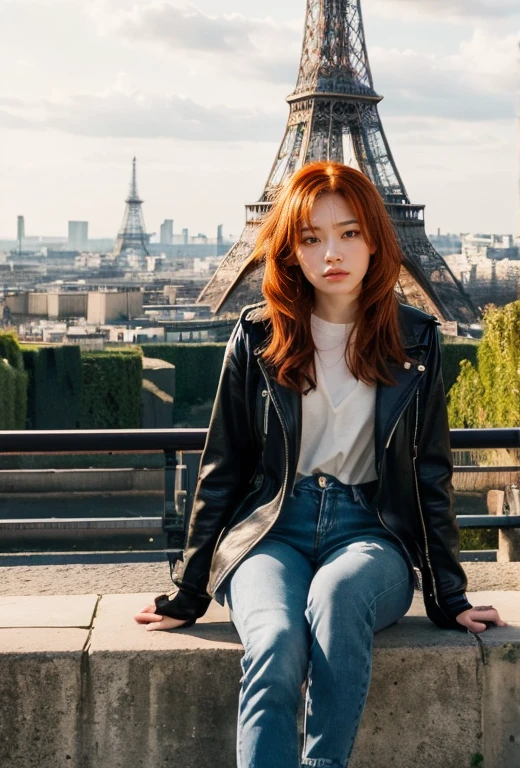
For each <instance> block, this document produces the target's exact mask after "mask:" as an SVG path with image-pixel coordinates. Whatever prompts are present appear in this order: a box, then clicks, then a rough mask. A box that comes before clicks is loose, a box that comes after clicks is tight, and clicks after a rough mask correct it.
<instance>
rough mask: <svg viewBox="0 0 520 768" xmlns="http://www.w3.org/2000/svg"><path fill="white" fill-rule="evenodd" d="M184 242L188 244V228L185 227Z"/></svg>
mask: <svg viewBox="0 0 520 768" xmlns="http://www.w3.org/2000/svg"><path fill="white" fill-rule="evenodd" d="M182 244H183V245H188V230H187V229H183V230H182Z"/></svg>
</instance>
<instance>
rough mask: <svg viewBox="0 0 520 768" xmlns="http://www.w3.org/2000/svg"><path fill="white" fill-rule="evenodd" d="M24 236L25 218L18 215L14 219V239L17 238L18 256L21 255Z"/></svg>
mask: <svg viewBox="0 0 520 768" xmlns="http://www.w3.org/2000/svg"><path fill="white" fill-rule="evenodd" d="M24 237H25V218H24V216H18V218H17V220H16V239H17V240H18V256H21V255H22V243H23V239H24Z"/></svg>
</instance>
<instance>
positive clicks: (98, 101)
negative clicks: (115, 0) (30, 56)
mask: <svg viewBox="0 0 520 768" xmlns="http://www.w3.org/2000/svg"><path fill="white" fill-rule="evenodd" d="M117 82H118V84H117V85H116V87H115V88H111V89H107V90H106V91H104V92H103V93H81V94H75V95H72V96H69V97H68V98H65V99H54V100H41V101H39V102H26V103H24V104H23V105H21V106H20V104H19V103H18V105H17V104H9V103H5V101H6V100H4V107H11V109H7V108H4V109H3V110H0V124H3V125H4V126H7V127H12V128H29V129H31V128H32V129H39V130H41V129H46V128H51V129H56V130H61V131H65V132H66V133H71V134H75V135H78V136H95V137H115V136H119V137H140V138H176V139H184V140H191V141H229V142H233V141H272V140H275V139H277V138H278V137H279V135H280V132H281V128H282V127H283V116H281V113H278V114H276V113H267V112H260V111H254V110H251V109H236V108H235V109H232V108H229V107H226V106H224V105H221V104H220V105H214V106H207V105H202V104H199V103H197V102H195V101H193V100H192V99H189V98H186V97H183V96H179V95H177V94H168V95H159V94H157V93H152V92H149V91H143V90H130V81H129V80H128V79H127V78H126V77H125V76H124V74H121V75H119V77H118V81H117ZM8 101H10V100H8ZM1 105H2V102H0V106H1Z"/></svg>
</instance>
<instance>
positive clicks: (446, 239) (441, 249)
mask: <svg viewBox="0 0 520 768" xmlns="http://www.w3.org/2000/svg"><path fill="white" fill-rule="evenodd" d="M428 240H429V241H430V243H431V244H432V245H433V247H434V248H435V250H436V251H437V252H438V253H440V254H441V256H451V254H453V253H460V252H461V250H462V239H461V237H460V235H452V234H449V233H448V234H446V235H441V231H440V229H438V230H437V234H436V235H428Z"/></svg>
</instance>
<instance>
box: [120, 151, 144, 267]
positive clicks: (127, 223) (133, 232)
mask: <svg viewBox="0 0 520 768" xmlns="http://www.w3.org/2000/svg"><path fill="white" fill-rule="evenodd" d="M125 203H126V209H125V215H124V217H123V223H122V224H121V229H120V230H119V233H118V235H117V239H116V243H115V245H114V250H113V252H112V255H113V256H119V255H120V254H124V253H125V252H126V251H133V252H134V253H137V254H139V255H140V256H142V257H144V256H149V255H150V253H149V251H148V242H149V240H150V235H147V234H146V229H145V226H144V218H143V212H142V210H141V205H142V204H143V201H142V200H141V198H140V197H139V195H138V194H137V176H136V171H135V157H134V159H133V161H132V181H131V183H130V193H129V195H128V197H127V198H126V200H125Z"/></svg>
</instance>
